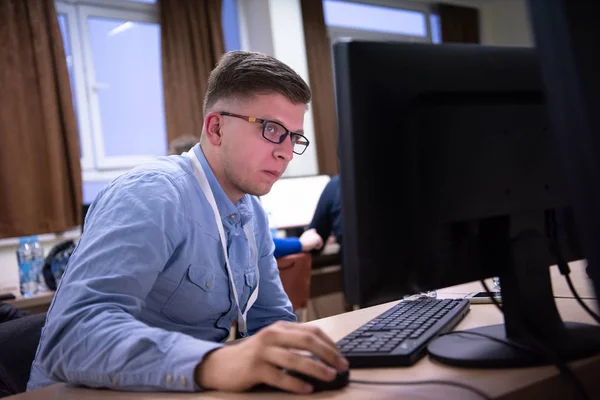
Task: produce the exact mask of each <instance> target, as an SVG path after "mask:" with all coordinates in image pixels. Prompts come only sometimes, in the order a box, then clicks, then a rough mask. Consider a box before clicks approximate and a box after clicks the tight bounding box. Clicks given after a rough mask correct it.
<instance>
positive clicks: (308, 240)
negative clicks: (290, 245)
mask: <svg viewBox="0 0 600 400" xmlns="http://www.w3.org/2000/svg"><path fill="white" fill-rule="evenodd" d="M299 240H300V243H301V244H302V251H311V250H319V249H320V248H321V247H323V239H322V238H321V236H320V235H319V234H318V233H317V230H316V229H314V228H312V229H309V230H307V231H304V233H303V234H302V235H301V236H300V238H299Z"/></svg>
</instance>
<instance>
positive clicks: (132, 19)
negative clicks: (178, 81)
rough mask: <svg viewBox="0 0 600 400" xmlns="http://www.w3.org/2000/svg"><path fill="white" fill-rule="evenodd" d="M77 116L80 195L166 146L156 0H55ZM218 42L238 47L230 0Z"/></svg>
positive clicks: (86, 196)
mask: <svg viewBox="0 0 600 400" xmlns="http://www.w3.org/2000/svg"><path fill="white" fill-rule="evenodd" d="M55 4H56V10H57V14H58V23H59V26H60V30H61V33H62V37H63V45H64V49H65V56H66V59H67V68H68V71H69V77H70V81H71V89H72V94H73V106H74V109H75V113H76V116H77V122H78V132H79V142H80V152H81V168H82V171H83V201H84V202H85V203H90V202H91V201H93V199H94V198H95V197H96V195H97V194H98V192H99V191H100V190H102V188H103V187H104V186H105V185H106V184H107V183H108V182H110V181H111V180H113V179H114V178H115V177H117V176H118V175H120V174H122V173H124V172H125V171H127V170H128V169H130V168H131V167H134V166H136V165H139V164H141V163H143V162H146V161H149V160H152V159H154V158H156V157H157V156H161V155H164V154H166V153H167V136H166V126H165V115H164V104H163V92H162V65H161V48H160V46H161V44H160V40H161V39H160V25H159V23H158V15H157V7H156V0H69V1H68V2H67V1H66V0H58V1H57V2H56V3H55ZM222 22H223V36H224V40H225V49H226V50H227V51H229V50H237V49H239V48H240V37H239V27H238V14H237V1H236V0H223V13H222Z"/></svg>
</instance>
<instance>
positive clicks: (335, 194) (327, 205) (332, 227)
mask: <svg viewBox="0 0 600 400" xmlns="http://www.w3.org/2000/svg"><path fill="white" fill-rule="evenodd" d="M342 233H343V231H342V201H341V197H340V176H339V175H335V176H333V177H332V178H331V179H330V180H329V182H328V183H327V185H326V186H325V188H324V189H323V192H322V193H321V196H320V197H319V201H318V203H317V208H316V209H315V213H314V215H313V218H312V221H311V222H310V224H309V226H308V229H307V230H306V231H304V233H302V235H301V236H300V241H303V240H304V239H307V240H308V239H309V238H311V237H313V236H314V235H315V234H316V235H318V236H319V237H321V239H322V241H323V243H327V241H328V240H329V239H330V237H332V236H333V237H334V238H335V241H336V242H337V243H338V244H339V245H340V254H341V247H342V243H343V236H342ZM323 247H324V246H321V247H318V248H315V250H322V249H323Z"/></svg>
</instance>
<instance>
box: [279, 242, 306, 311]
mask: <svg viewBox="0 0 600 400" xmlns="http://www.w3.org/2000/svg"><path fill="white" fill-rule="evenodd" d="M277 267H278V268H279V276H280V277H281V283H282V284H283V289H284V290H285V293H286V294H287V295H288V297H289V298H290V301H291V302H292V307H293V308H294V312H298V311H300V320H301V321H302V322H306V320H307V315H308V311H307V310H308V300H309V298H310V280H311V270H312V256H311V255H310V253H297V254H291V255H289V256H285V257H280V258H278V259H277Z"/></svg>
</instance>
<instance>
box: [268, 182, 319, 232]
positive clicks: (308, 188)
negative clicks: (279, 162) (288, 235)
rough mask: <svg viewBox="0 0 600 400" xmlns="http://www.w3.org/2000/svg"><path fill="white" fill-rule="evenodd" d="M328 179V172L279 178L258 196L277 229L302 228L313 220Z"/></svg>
mask: <svg viewBox="0 0 600 400" xmlns="http://www.w3.org/2000/svg"><path fill="white" fill-rule="evenodd" d="M330 179H331V177H330V176H329V175H311V176H298V177H288V178H282V179H280V180H278V181H277V182H275V183H274V184H273V186H272V187H271V190H270V191H269V193H267V194H265V195H264V196H261V198H260V202H261V204H262V206H263V208H264V209H265V211H266V212H267V213H268V214H269V218H271V219H272V221H271V223H272V224H273V225H274V226H275V227H276V228H277V229H284V230H287V229H293V228H300V229H304V228H305V227H306V226H308V225H309V224H310V222H311V221H312V218H313V215H314V213H315V209H316V208H317V203H318V202H319V197H321V193H322V192H323V189H325V186H327V183H328V182H329V180H330Z"/></svg>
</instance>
